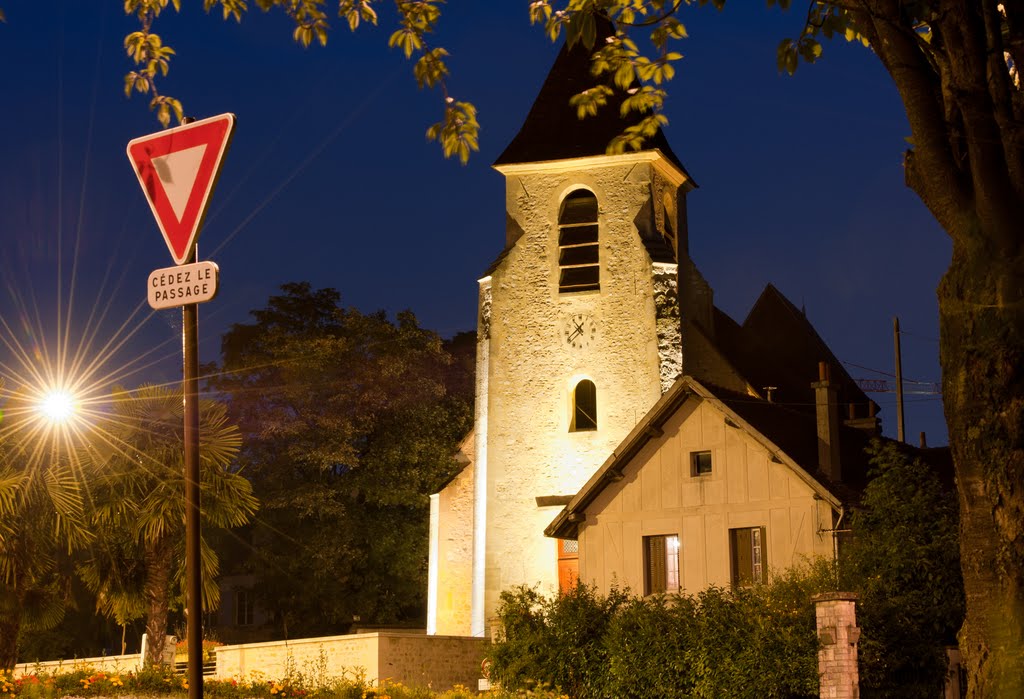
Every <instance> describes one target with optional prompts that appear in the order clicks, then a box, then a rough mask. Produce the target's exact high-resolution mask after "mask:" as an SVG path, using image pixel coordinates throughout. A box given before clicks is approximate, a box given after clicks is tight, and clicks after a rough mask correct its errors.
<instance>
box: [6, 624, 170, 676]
mask: <svg viewBox="0 0 1024 699" xmlns="http://www.w3.org/2000/svg"><path fill="white" fill-rule="evenodd" d="M177 640H178V639H176V638H175V637H174V636H168V637H167V641H166V643H165V645H164V662H165V663H168V664H171V665H173V664H174V644H175V642H177ZM146 643H147V640H146V634H142V652H141V653H129V654H128V655H102V656H99V657H97V658H69V659H65V660H43V661H40V662H35V663H18V664H17V665H15V666H14V675H15V677H19V676H21V675H31V674H33V673H41V672H45V673H47V674H49V675H53V674H57V673H60V672H74V671H76V670H83V669H88V670H102V671H103V672H114V673H120V672H131V671H134V670H138V669H139V668H140V667H142V656H143V654H145V652H146Z"/></svg>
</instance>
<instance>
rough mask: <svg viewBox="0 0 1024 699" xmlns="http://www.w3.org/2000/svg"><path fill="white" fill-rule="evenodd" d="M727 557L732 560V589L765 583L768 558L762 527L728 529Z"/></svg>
mask: <svg viewBox="0 0 1024 699" xmlns="http://www.w3.org/2000/svg"><path fill="white" fill-rule="evenodd" d="M729 556H730V558H731V559H732V584H733V586H734V587H749V586H751V585H755V584H758V583H763V582H765V580H766V579H767V576H766V572H767V569H768V556H767V552H766V550H765V529H764V527H747V528H744V529H730V530H729Z"/></svg>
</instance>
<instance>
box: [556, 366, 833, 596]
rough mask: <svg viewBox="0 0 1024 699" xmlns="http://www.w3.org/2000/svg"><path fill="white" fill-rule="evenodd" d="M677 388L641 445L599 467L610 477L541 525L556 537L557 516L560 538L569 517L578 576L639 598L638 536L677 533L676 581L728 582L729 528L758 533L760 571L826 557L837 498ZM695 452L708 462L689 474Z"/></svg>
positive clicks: (755, 436)
mask: <svg viewBox="0 0 1024 699" xmlns="http://www.w3.org/2000/svg"><path fill="white" fill-rule="evenodd" d="M684 383H686V384H687V386H677V387H676V388H675V389H674V390H673V394H676V395H679V394H680V393H682V392H683V388H689V389H691V390H689V391H685V397H683V398H682V399H681V400H678V401H677V402H676V404H675V405H674V406H673V407H672V409H671V410H668V411H667V414H666V415H665V417H664V420H663V421H661V422H659V423H658V425H657V428H656V429H654V430H652V429H645V430H643V431H642V433H641V435H640V436H641V438H642V440H641V441H642V442H643V443H642V444H641V445H639V446H634V448H633V449H632V450H631V449H630V448H629V445H628V444H626V443H624V444H623V445H622V446H620V448H619V449H618V450H616V451H617V453H619V454H631V455H630V456H628V458H627V459H626V460H620V461H614V466H615V468H614V470H613V469H611V468H609V469H607V470H606V469H605V468H602V471H604V472H605V473H609V472H611V473H613V474H614V475H613V476H612V477H608V476H607V475H605V476H603V477H602V476H601V473H599V474H596V475H595V479H596V480H594V481H592V484H588V486H591V488H590V491H589V492H587V488H584V490H583V491H581V492H580V493H579V494H578V495H577V496H576V498H574V501H573V503H570V505H569V506H568V507H567V510H566V511H563V514H562V515H560V518H559V519H556V521H555V522H553V523H552V525H551V527H549V528H548V533H549V534H553V533H556V530H559V527H558V526H557V525H558V524H559V522H560V520H561V521H562V522H563V526H562V527H561V529H560V532H561V534H560V535H563V536H564V535H567V534H569V533H571V531H570V530H569V529H567V528H566V527H565V526H564V522H565V521H568V520H569V519H572V520H574V522H573V524H574V527H575V533H576V536H577V537H578V540H579V549H580V579H581V580H582V581H584V582H587V583H592V584H595V585H597V587H598V588H599V589H600V590H603V591H607V590H609V589H610V588H611V587H613V586H619V587H623V586H625V587H628V588H629V589H630V590H632V591H633V592H635V593H643V592H645V591H646V585H645V579H644V574H645V569H646V565H645V560H644V547H645V537H662V536H677V537H678V542H679V559H678V561H679V580H680V584H681V586H682V588H683V589H684V590H686V591H689V592H696V591H699V590H701V589H703V588H705V587H708V586H710V585H719V586H726V585H729V584H731V582H732V580H733V575H734V570H733V567H734V564H733V562H732V556H731V553H732V546H733V543H732V542H733V539H734V538H735V536H736V534H735V533H734V534H732V535H730V530H735V531H740V530H750V529H752V528H758V529H761V531H762V532H763V536H764V541H763V542H762V543H763V551H764V554H765V560H764V563H766V564H767V569H768V570H769V571H772V570H783V569H786V568H789V567H791V566H792V565H794V564H796V563H798V562H799V561H800V560H802V559H807V558H811V557H815V556H826V555H830V554H831V552H832V546H833V543H832V534H831V532H830V531H829V530H831V529H832V528H833V515H834V511H835V510H836V509H838V501H837V500H836V499H835V498H834V497H833V496H831V495H830V494H828V492H827V491H826V490H825V489H824V487H823V486H822V485H821V484H819V483H818V482H817V481H816V480H815V479H813V478H812V477H810V476H809V474H808V473H807V472H806V471H805V470H803V469H801V468H800V467H799V466H797V465H796V464H794V463H793V462H792V461H791V460H790V459H789V458H788V457H786V455H785V454H784V453H782V452H781V451H780V450H779V449H778V448H776V447H775V446H774V445H773V444H772V443H771V442H770V441H769V440H768V439H767V438H766V437H765V436H764V435H761V434H759V433H757V432H756V430H753V429H752V428H750V427H749V425H747V424H746V423H744V422H742V421H741V420H739V419H738V417H737V416H736V415H735V414H734V413H732V411H730V410H729V409H728V408H727V407H726V406H725V405H723V404H722V403H720V402H719V401H717V400H715V399H714V398H713V397H712V396H711V395H710V394H706V395H702V393H701V392H698V390H701V391H702V392H703V390H704V389H703V387H702V386H700V384H698V383H696V382H695V381H693V380H692V379H685V380H684ZM694 389H697V390H694ZM669 397H670V396H666V398H669ZM656 412H657V408H656V409H655V410H652V413H656ZM627 442H629V440H627ZM700 453H705V454H706V453H709V454H710V459H711V465H710V472H709V473H703V474H700V475H698V474H697V473H696V465H695V463H694V456H693V455H694V454H700ZM609 462H613V460H609ZM610 465H611V463H606V467H608V466H610ZM574 506H575V507H574ZM569 510H572V514H571V515H568V512H569Z"/></svg>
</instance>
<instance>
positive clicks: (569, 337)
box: [562, 313, 597, 349]
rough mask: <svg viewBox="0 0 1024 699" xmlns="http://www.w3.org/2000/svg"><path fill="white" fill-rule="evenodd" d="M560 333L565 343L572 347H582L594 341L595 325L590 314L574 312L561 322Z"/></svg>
mask: <svg viewBox="0 0 1024 699" xmlns="http://www.w3.org/2000/svg"><path fill="white" fill-rule="evenodd" d="M562 333H563V336H564V337H565V342H566V344H568V345H569V346H570V347H572V348H574V349H583V348H584V347H587V346H589V345H590V344H591V343H592V342H593V341H594V337H595V336H596V334H597V327H596V325H595V324H594V319H593V317H592V316H589V315H587V314H586V313H575V314H573V315H571V316H569V317H568V318H567V319H566V320H565V322H564V323H563V328H562Z"/></svg>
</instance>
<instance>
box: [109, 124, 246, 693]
mask: <svg viewBox="0 0 1024 699" xmlns="http://www.w3.org/2000/svg"><path fill="white" fill-rule="evenodd" d="M234 129H235V115H234V114H221V115H219V116H215V117H210V118H209V119H203V120H201V121H198V122H197V121H196V120H195V119H191V118H189V117H186V118H184V119H182V123H181V126H178V127H176V128H173V129H168V130H166V131H162V132H159V133H156V134H150V135H148V136H142V137H140V138H135V139H132V140H131V141H129V142H128V160H129V161H130V162H131V164H132V168H133V169H134V170H135V175H136V176H137V177H138V179H139V184H140V185H142V191H143V192H144V193H145V195H146V200H147V201H148V202H149V206H150V208H151V209H152V211H153V216H154V217H155V218H156V222H157V225H158V226H159V227H160V233H161V234H162V235H163V237H164V242H166V243H167V249H168V251H169V252H170V253H171V259H173V260H174V264H175V265H177V267H176V268H175V267H172V268H170V269H158V270H156V271H155V272H153V273H152V274H150V276H149V281H148V282H147V292H146V293H147V297H148V299H149V304H150V306H152V307H153V308H154V309H161V308H171V307H174V306H181V307H182V308H181V321H182V323H181V325H182V328H181V353H182V382H181V383H182V387H181V388H182V403H183V405H182V407H183V412H184V430H183V432H184V433H183V435H182V437H183V441H184V451H185V454H184V456H185V464H184V466H185V468H184V470H185V474H184V475H185V613H186V615H187V617H188V618H187V630H186V633H185V635H186V644H187V646H188V675H187V679H188V696H189V699H202V696H203V597H202V595H203V583H202V569H201V565H202V563H201V549H200V541H201V540H200V521H199V496H200V487H199V486H200V464H199V341H198V336H199V306H198V304H199V303H201V302H204V301H209V300H210V299H212V298H213V297H214V296H215V295H216V293H217V286H218V283H219V282H218V278H217V275H218V270H217V266H216V265H215V264H213V263H210V262H203V263H200V262H197V261H196V260H197V259H198V253H197V252H196V245H195V243H196V237H197V236H198V234H199V229H200V227H201V225H202V222H203V218H204V216H205V215H206V208H207V205H208V204H209V199H210V195H211V194H212V192H213V187H214V185H215V184H216V182H217V178H218V176H219V175H220V167H221V163H222V162H223V159H224V153H225V152H226V151H227V148H228V145H229V144H230V142H231V136H232V134H233V133H234Z"/></svg>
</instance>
